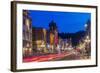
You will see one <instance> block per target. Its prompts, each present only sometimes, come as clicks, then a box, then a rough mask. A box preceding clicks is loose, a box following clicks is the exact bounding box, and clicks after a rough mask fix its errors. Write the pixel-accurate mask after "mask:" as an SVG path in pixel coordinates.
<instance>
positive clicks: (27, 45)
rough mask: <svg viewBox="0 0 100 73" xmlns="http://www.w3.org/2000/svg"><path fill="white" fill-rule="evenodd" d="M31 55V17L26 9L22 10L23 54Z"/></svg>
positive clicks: (25, 55)
mask: <svg viewBox="0 0 100 73" xmlns="http://www.w3.org/2000/svg"><path fill="white" fill-rule="evenodd" d="M31 55H32V19H31V17H30V16H29V12H28V11H27V10H23V56H24V57H27V56H31Z"/></svg>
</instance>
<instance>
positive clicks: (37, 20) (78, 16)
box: [29, 10, 91, 33]
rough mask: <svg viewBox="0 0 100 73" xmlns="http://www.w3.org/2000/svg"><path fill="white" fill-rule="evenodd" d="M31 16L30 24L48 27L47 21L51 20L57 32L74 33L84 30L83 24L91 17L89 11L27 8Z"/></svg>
mask: <svg viewBox="0 0 100 73" xmlns="http://www.w3.org/2000/svg"><path fill="white" fill-rule="evenodd" d="M29 16H30V17H31V18H32V26H34V27H42V28H46V29H49V23H50V22H51V21H52V20H53V21H54V22H55V23H56V24H57V27H58V31H59V32H64V33H75V32H78V31H81V30H84V29H85V28H84V25H85V24H86V23H87V21H88V20H90V19H91V14H90V13H79V12H55V11H35V10H29Z"/></svg>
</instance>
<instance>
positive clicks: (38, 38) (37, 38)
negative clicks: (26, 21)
mask: <svg viewBox="0 0 100 73" xmlns="http://www.w3.org/2000/svg"><path fill="white" fill-rule="evenodd" d="M32 33H33V34H32V35H33V36H32V38H33V40H32V45H33V50H34V51H33V52H37V51H38V52H39V51H40V52H42V53H43V52H44V53H47V48H46V43H47V30H46V29H44V28H39V27H33V29H32Z"/></svg>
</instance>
